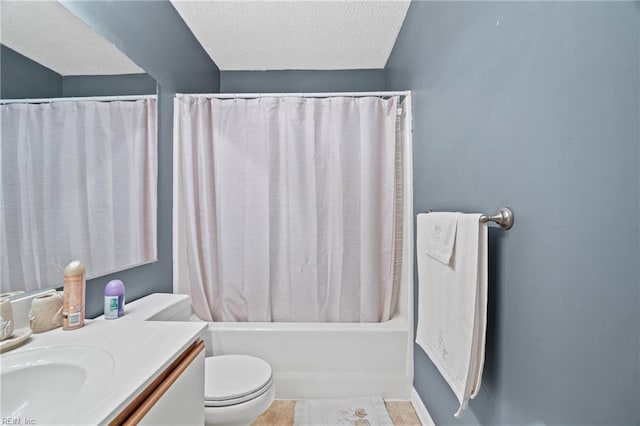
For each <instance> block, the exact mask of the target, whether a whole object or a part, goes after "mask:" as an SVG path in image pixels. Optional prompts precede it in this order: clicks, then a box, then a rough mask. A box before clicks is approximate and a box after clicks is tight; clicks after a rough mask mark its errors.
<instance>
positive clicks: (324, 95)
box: [176, 90, 410, 99]
mask: <svg viewBox="0 0 640 426" xmlns="http://www.w3.org/2000/svg"><path fill="white" fill-rule="evenodd" d="M409 93H410V92H409V91H408V90H405V91H399V92H334V93H280V92H279V93H194V94H191V93H188V94H186V93H184V94H183V93H178V94H176V96H177V97H179V98H180V97H182V96H195V97H198V98H217V99H236V98H242V99H245V98H248V99H254V98H266V97H273V98H286V97H302V98H331V97H337V96H344V97H347V98H350V97H363V96H407V95H409Z"/></svg>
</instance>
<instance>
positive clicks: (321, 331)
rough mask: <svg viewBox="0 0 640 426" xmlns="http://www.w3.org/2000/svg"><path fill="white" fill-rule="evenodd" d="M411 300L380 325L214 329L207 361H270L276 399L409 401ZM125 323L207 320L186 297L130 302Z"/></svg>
mask: <svg viewBox="0 0 640 426" xmlns="http://www.w3.org/2000/svg"><path fill="white" fill-rule="evenodd" d="M407 293H408V292H405V291H403V290H402V289H401V291H400V301H404V303H399V305H398V313H397V314H396V316H395V317H394V318H393V319H392V320H391V321H386V322H383V323H365V324H359V323H282V322H281V323H277V322H267V323H249V322H210V323H209V326H208V330H207V331H206V332H205V334H204V336H203V339H204V340H205V343H206V346H207V349H206V351H207V353H206V355H207V356H212V355H220V354H248V355H254V356H257V357H260V358H262V359H264V360H266V361H268V362H269V364H271V367H272V368H273V373H274V379H275V383H276V398H279V399H303V398H347V397H359V396H382V397H384V398H386V399H409V398H410V396H411V389H412V381H413V343H412V342H413V338H412V336H413V333H412V331H413V327H412V323H413V322H412V320H411V319H410V318H411V317H410V316H409V315H410V311H407V308H408V306H407V303H406V302H408V301H409V300H410V294H407ZM409 293H410V292H409ZM404 313H408V314H409V315H403V314H404ZM125 318H126V319H127V320H128V321H135V320H138V321H186V320H188V319H191V321H202V320H200V319H199V318H198V317H196V316H195V315H193V311H192V308H191V299H190V297H189V296H187V295H176V294H161V293H156V294H151V295H148V296H146V297H144V298H142V299H138V300H136V301H134V302H131V303H128V304H127V306H126V315H125Z"/></svg>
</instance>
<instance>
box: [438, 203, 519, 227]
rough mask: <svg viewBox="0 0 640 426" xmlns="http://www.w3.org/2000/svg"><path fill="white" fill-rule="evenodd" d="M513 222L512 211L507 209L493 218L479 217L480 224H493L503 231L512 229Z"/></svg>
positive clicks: (503, 209) (501, 210)
mask: <svg viewBox="0 0 640 426" xmlns="http://www.w3.org/2000/svg"><path fill="white" fill-rule="evenodd" d="M432 211H433V210H427V213H431V212H432ZM513 221H514V217H513V211H511V209H510V208H508V207H503V208H501V209H500V210H498V213H496V214H494V215H493V216H487V215H486V214H483V215H482V216H480V222H482V223H487V222H495V223H497V224H498V225H500V227H501V228H502V229H505V230H507V229H511V227H513Z"/></svg>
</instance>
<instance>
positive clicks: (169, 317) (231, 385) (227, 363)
mask: <svg viewBox="0 0 640 426" xmlns="http://www.w3.org/2000/svg"><path fill="white" fill-rule="evenodd" d="M125 309H126V311H127V313H126V315H125V316H124V317H122V319H121V320H125V321H127V320H128V321H132V320H138V321H188V320H189V316H190V315H191V299H190V298H189V296H186V295H180V294H151V295H149V296H146V297H143V298H142V299H138V300H136V301H134V302H132V303H129V304H127V306H126V308H125ZM204 370H205V371H204V374H205V378H204V387H205V391H204V393H205V395H204V407H203V409H204V418H205V424H206V425H217V426H232V425H233V426H235V425H243V426H246V425H249V424H251V423H252V422H253V421H254V420H255V419H257V418H258V416H260V414H262V413H264V412H265V411H266V410H267V409H268V408H269V406H271V403H272V402H273V400H274V397H275V392H276V390H275V385H274V384H273V377H272V372H271V366H270V365H269V364H268V363H267V362H266V361H264V360H262V359H260V358H256V357H253V356H249V355H215V356H211V357H207V358H206V359H205V368H204Z"/></svg>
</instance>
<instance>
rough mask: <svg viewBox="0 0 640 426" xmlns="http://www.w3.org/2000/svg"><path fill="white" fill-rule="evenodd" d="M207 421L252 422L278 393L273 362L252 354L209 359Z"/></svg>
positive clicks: (213, 423) (205, 415)
mask: <svg viewBox="0 0 640 426" xmlns="http://www.w3.org/2000/svg"><path fill="white" fill-rule="evenodd" d="M204 386H205V395H204V405H205V407H204V418H205V424H206V425H227V426H231V425H245V426H246V425H249V424H251V423H252V422H253V421H254V420H255V419H256V418H258V416H259V415H260V414H262V413H263V412H265V411H266V410H267V409H268V408H269V406H270V405H271V403H272V402H273V399H274V396H275V385H274V384H273V377H272V373H271V366H269V364H268V363H267V362H265V361H263V360H262V359H260V358H256V357H253V356H248V355H217V356H213V357H209V358H207V359H206V360H205V385H204Z"/></svg>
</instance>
